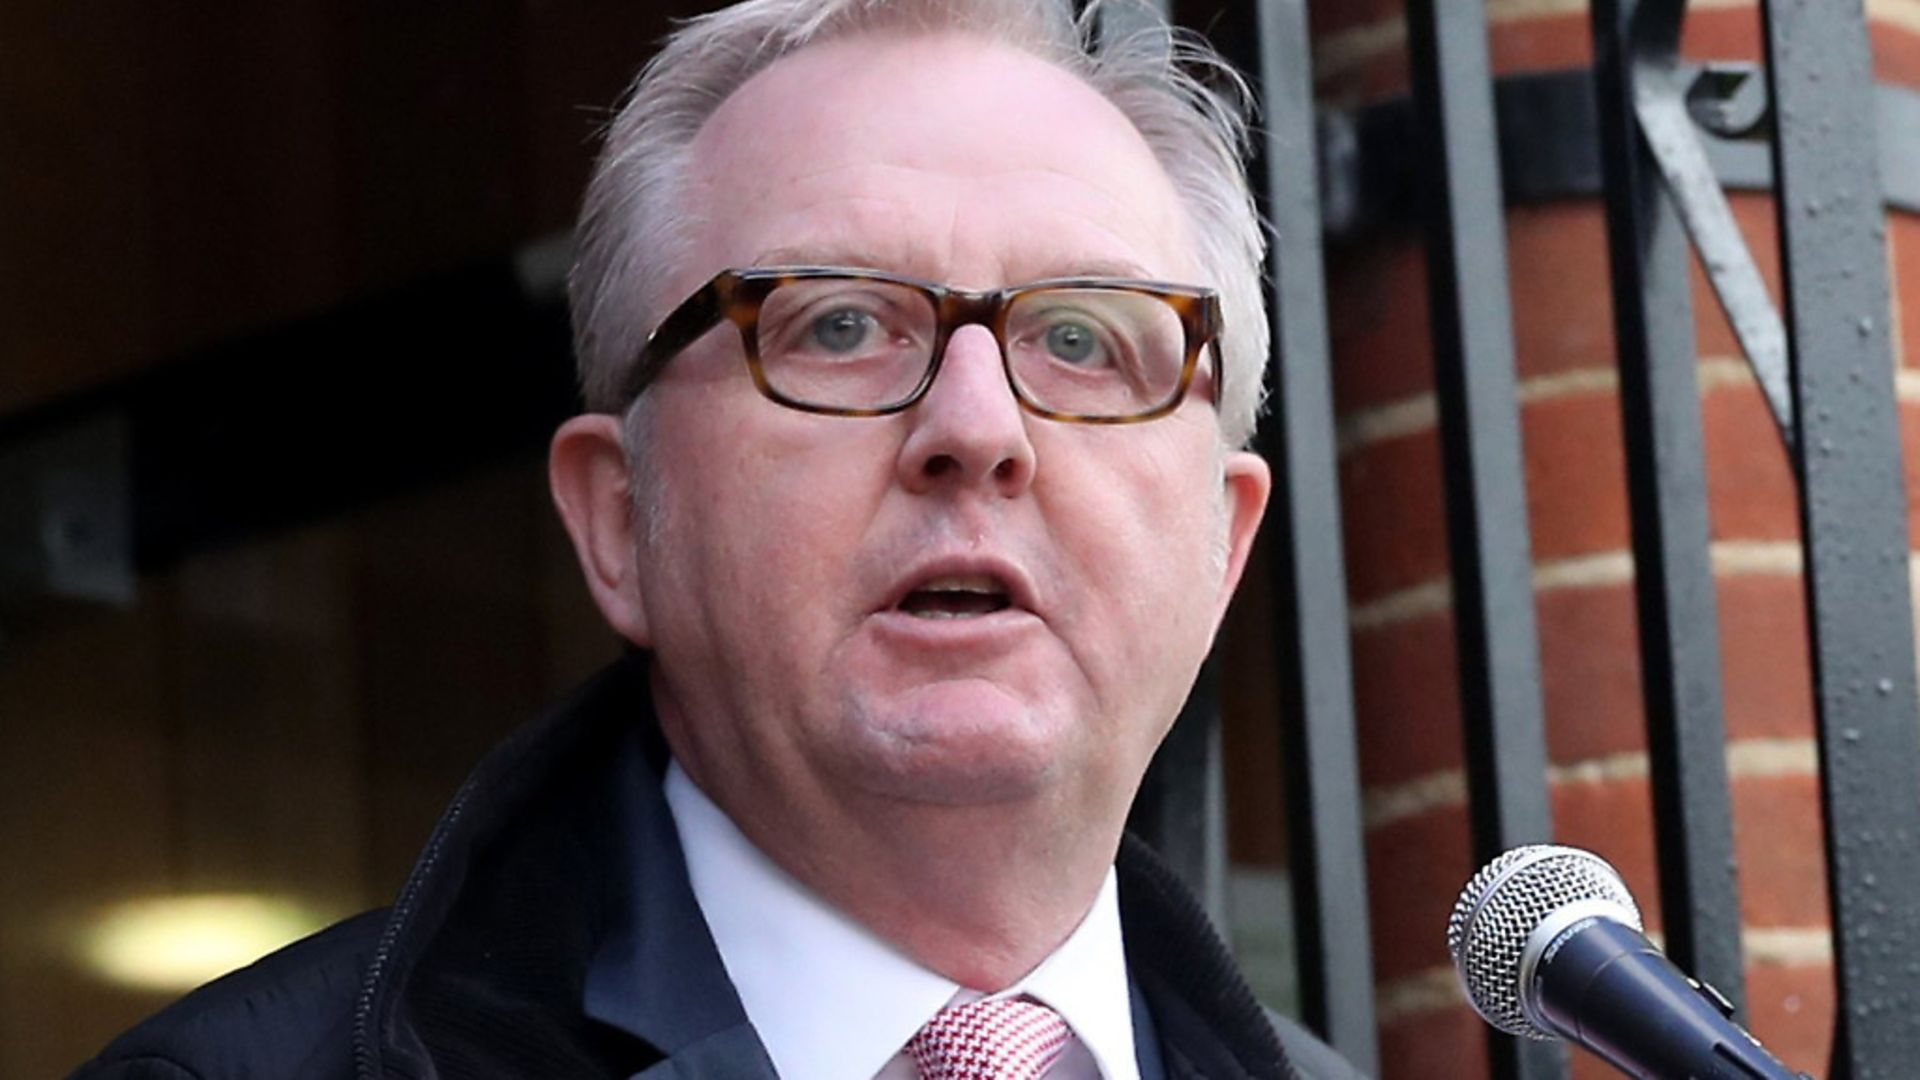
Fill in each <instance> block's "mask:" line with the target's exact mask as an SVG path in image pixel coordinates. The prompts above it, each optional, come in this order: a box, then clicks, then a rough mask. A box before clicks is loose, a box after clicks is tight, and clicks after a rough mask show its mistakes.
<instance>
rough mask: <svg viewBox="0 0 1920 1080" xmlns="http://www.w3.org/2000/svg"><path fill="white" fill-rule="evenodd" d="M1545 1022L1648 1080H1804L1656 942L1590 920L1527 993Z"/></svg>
mask: <svg viewBox="0 0 1920 1080" xmlns="http://www.w3.org/2000/svg"><path fill="white" fill-rule="evenodd" d="M1524 989H1525V991H1526V994H1527V999H1528V1004H1530V1005H1531V1006H1532V1007H1533V1009H1534V1010H1535V1012H1536V1015H1535V1017H1534V1019H1535V1021H1536V1022H1540V1021H1542V1020H1544V1021H1545V1024H1544V1025H1543V1026H1546V1027H1549V1028H1551V1029H1552V1030H1555V1031H1558V1032H1559V1033H1560V1034H1562V1035H1564V1036H1565V1037H1567V1038H1568V1039H1571V1040H1573V1041H1575V1042H1577V1043H1579V1044H1580V1045H1582V1046H1584V1047H1586V1048H1587V1049H1589V1050H1592V1051H1593V1052H1594V1053H1596V1054H1599V1055H1600V1056H1601V1057H1603V1058H1606V1059H1607V1060H1608V1061H1609V1062H1612V1063H1613V1064H1614V1065H1615V1066H1617V1067H1618V1068H1620V1069H1621V1070H1622V1071H1623V1072H1625V1073H1627V1074H1628V1075H1629V1076H1638V1077H1646V1078H1649V1080H1805V1078H1804V1077H1803V1076H1802V1075H1801V1074H1799V1073H1796V1072H1794V1071H1793V1070H1791V1069H1789V1068H1787V1067H1786V1066H1785V1065H1782V1064H1781V1063H1780V1060H1779V1059H1778V1058H1776V1057H1774V1056H1773V1055H1772V1054H1770V1053H1768V1052H1767V1051H1766V1049H1765V1048H1763V1047H1762V1046H1761V1045H1760V1043H1759V1041H1758V1040H1756V1039H1755V1038H1754V1037H1753V1036H1752V1035H1749V1034H1747V1032H1746V1031H1745V1030H1744V1029H1743V1028H1741V1027H1740V1025H1738V1024H1736V1023H1734V1022H1733V1021H1732V1020H1730V1019H1728V1018H1727V1017H1726V1016H1725V1015H1723V1014H1722V1013H1721V1011H1720V1009H1719V1008H1718V1007H1717V1006H1716V1005H1715V1004H1714V1003H1713V1002H1712V1001H1710V1000H1709V999H1708V998H1707V996H1706V995H1705V994H1704V993H1702V992H1701V991H1700V990H1699V988H1698V984H1696V983H1695V982H1694V981H1693V980H1692V979H1689V978H1688V977H1687V976H1686V974H1685V973H1684V972H1682V971H1681V970H1680V969H1679V968H1677V967H1675V966H1674V965H1673V962H1672V961H1670V960H1668V959H1667V958H1666V956H1665V955H1663V954H1662V953H1661V952H1660V951H1659V950H1658V949H1656V948H1654V947H1653V943H1652V942H1649V941H1648V940H1647V939H1646V938H1645V937H1642V936H1641V935H1640V934H1639V933H1638V932H1637V931H1635V930H1634V929H1632V928H1631V927H1628V926H1624V925H1622V924H1620V923H1618V922H1615V921H1613V920H1612V919H1608V918H1604V917H1599V916H1593V917H1589V918H1585V919H1581V920H1580V921H1579V922H1576V923H1574V924H1573V925H1572V926H1569V927H1568V928H1567V929H1566V930H1564V931H1562V932H1561V933H1560V934H1558V935H1556V936H1555V938H1554V940H1553V941H1552V942H1550V943H1549V944H1547V946H1546V947H1545V948H1544V949H1543V950H1542V952H1541V955H1540V959H1539V960H1538V961H1537V962H1536V963H1535V965H1534V968H1533V978H1532V980H1531V983H1530V984H1529V985H1528V986H1526V987H1525V988H1524Z"/></svg>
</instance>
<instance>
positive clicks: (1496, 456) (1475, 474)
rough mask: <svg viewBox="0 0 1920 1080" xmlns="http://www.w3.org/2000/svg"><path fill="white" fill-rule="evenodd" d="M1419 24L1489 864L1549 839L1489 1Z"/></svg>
mask: <svg viewBox="0 0 1920 1080" xmlns="http://www.w3.org/2000/svg"><path fill="white" fill-rule="evenodd" d="M1407 29H1408V45H1409V48H1410V50H1411V52H1412V60H1413V73H1414V101H1415V115H1416V116H1417V118H1418V120H1417V123H1418V127H1419V132H1420V138H1421V141H1422V147H1423V150H1424V153H1423V154H1422V159H1423V160H1424V161H1426V162H1429V163H1432V165H1433V166H1434V167H1433V168H1432V170H1431V171H1430V172H1428V173H1427V174H1426V175H1424V176H1423V177H1422V188H1423V194H1424V195H1425V197H1426V199H1425V211H1426V215H1425V216H1426V223H1427V279H1428V280H1427V289H1428V294H1429V296H1430V304H1431V308H1432V312H1431V314H1432V320H1433V345H1434V369H1435V370H1434V379H1435V388H1436V390H1437V396H1438V399H1439V405H1440V434H1441V440H1442V444H1443V450H1444V460H1445V463H1446V473H1447V537H1448V545H1449V551H1450V556H1451V559H1452V563H1453V613H1454V622H1455V631H1456V634H1457V638H1458V642H1459V645H1458V651H1459V662H1460V690H1461V698H1462V702H1461V703H1462V715H1463V716H1464V718H1465V726H1466V744H1467V745H1466V759H1467V774H1468V783H1469V791H1470V792H1471V814H1472V819H1473V830H1474V843H1475V849H1476V851H1477V852H1478V854H1479V856H1480V857H1481V858H1482V859H1485V858H1490V857H1491V856H1492V855H1494V854H1495V853H1497V852H1499V851H1502V850H1504V849H1506V848H1508V847H1511V846H1513V845H1515V844H1520V843H1526V842H1529V841H1538V840H1545V839H1547V838H1548V837H1549V836H1551V834H1552V809H1551V806H1550V805H1549V803H1548V799H1547V782H1546V765H1547V752H1546V734H1545V725H1544V717H1543V715H1542V711H1543V710H1542V704H1541V695H1540V650H1539V642H1538V640H1537V637H1536V634H1535V619H1534V603H1533V560H1532V550H1531V549H1532V545H1531V543H1530V542H1529V539H1528V537H1529V533H1528V528H1527V497H1526V481H1525V474H1524V467H1523V462H1522V457H1521V447H1520V422H1519V409H1518V404H1517V401H1516V387H1515V376H1514V354H1513V320H1512V307H1511V303H1510V301H1509V298H1508V293H1507V254H1506V241H1505V237H1506V221H1505V217H1504V216H1503V210H1502V200H1501V184H1500V154H1499V146H1498V139H1497V137H1496V135H1495V130H1494V112H1493V84H1492V79H1491V76H1490V73H1489V65H1488V58H1487V38H1486V34H1487V24H1486V17H1485V11H1484V9H1483V7H1482V5H1481V3H1480V2H1479V0H1416V2H1414V3H1410V4H1409V5H1408V7H1407ZM1489 1039H1490V1050H1491V1053H1492V1056H1493V1059H1494V1063H1495V1070H1496V1072H1498V1073H1499V1074H1500V1075H1503V1076H1513V1075H1517V1076H1524V1077H1529V1078H1531V1077H1546V1076H1564V1075H1565V1074H1566V1068H1567V1064H1566V1056H1565V1053H1564V1051H1563V1050H1561V1049H1560V1048H1559V1047H1557V1046H1555V1045H1552V1044H1546V1043H1533V1042H1527V1043H1525V1044H1519V1043H1517V1042H1516V1040H1514V1039H1511V1038H1508V1037H1506V1036H1501V1035H1496V1034H1491V1033H1490V1034H1489Z"/></svg>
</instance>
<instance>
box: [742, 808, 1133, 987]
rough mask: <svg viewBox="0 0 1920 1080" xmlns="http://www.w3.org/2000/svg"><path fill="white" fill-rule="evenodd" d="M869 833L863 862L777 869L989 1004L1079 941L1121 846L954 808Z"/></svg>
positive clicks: (887, 822) (896, 819)
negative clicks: (1069, 942)
mask: <svg viewBox="0 0 1920 1080" xmlns="http://www.w3.org/2000/svg"><path fill="white" fill-rule="evenodd" d="M1054 820H1057V819H1054ZM868 824H869V827H868V828H867V829H865V830H863V831H862V832H863V835H862V837H861V839H862V841H863V843H862V844H861V845H860V846H861V847H863V848H865V849H866V850H865V851H864V852H855V851H853V849H852V846H851V845H847V850H848V851H849V852H850V853H849V854H847V855H845V856H844V857H842V858H840V859H836V860H833V861H832V862H825V861H814V862H812V863H806V862H805V861H804V860H792V863H793V864H794V865H789V864H788V861H787V860H782V859H780V858H779V856H776V857H775V858H776V860H777V861H782V862H783V865H787V868H788V870H789V872H791V873H793V874H794V875H795V876H796V877H798V878H799V879H800V880H801V881H803V882H805V883H806V884H807V885H808V886H809V887H811V888H813V889H814V890H815V891H816V892H818V893H820V894H821V895H822V896H824V897H825V898H826V899H827V900H828V901H829V902H831V903H833V904H834V905H835V906H837V907H839V908H840V909H841V910H842V911H845V912H846V913H847V914H848V915H849V916H851V917H852V918H854V919H856V920H858V921H859V922H860V923H862V924H863V925H865V926H867V927H868V928H869V929H871V930H873V931H874V932H875V933H876V934H878V935H879V936H881V937H883V938H885V939H887V940H888V941H890V942H892V943H893V944H894V945H896V946H898V947H899V948H900V949H901V950H903V951H904V952H906V953H907V954H908V955H909V956H912V957H913V958H914V959H915V960H916V961H918V962H919V963H920V964H921V965H923V966H924V967H926V968H928V969H930V970H932V971H936V972H939V973H940V974H942V975H945V976H946V977H947V978H950V979H952V980H954V981H955V982H957V983H960V984H961V985H963V986H967V987H970V988H972V989H975V990H980V991H984V992H987V993H992V992H995V991H998V990H1002V989H1005V988H1006V987H1008V986H1010V985H1012V984H1013V983H1015V982H1017V981H1019V980H1020V979H1021V978H1022V977H1024V976H1025V975H1026V974H1027V973H1029V972H1031V971H1032V970H1033V969H1034V968H1035V967H1038V966H1039V964H1040V962H1041V961H1042V960H1045V959H1046V958H1047V956H1049V955H1050V954H1051V953H1052V952H1053V951H1054V950H1055V949H1057V948H1059V947H1060V944H1061V943H1062V942H1064V941H1065V940H1066V939H1067V938H1068V937H1069V936H1070V935H1072V933H1073V932H1074V930H1075V929H1076V928H1077V927H1078V926H1079V925H1080V923H1081V921H1082V920H1083V919H1085V918H1086V916H1087V912H1088V911H1089V910H1090V909H1091V908H1092V906H1093V903H1094V900H1095V899H1096V898H1097V897H1098V895H1099V892H1100V887H1101V885H1102V883H1103V882H1104V881H1105V880H1106V876H1107V873H1108V871H1109V870H1110V868H1111V867H1112V865H1113V856H1114V852H1115V850H1116V848H1117V847H1118V845H1119V829H1118V828H1117V827H1116V828H1114V829H1112V830H1111V831H1110V832H1109V833H1108V834H1106V835H1086V831H1085V830H1080V829H1068V828H1058V827H1055V828H1049V827H1048V824H1049V822H1048V821H1047V820H1046V819H1036V818H1034V817H1031V816H1023V815H1018V814H1006V813H1001V814H991V813H978V812H969V810H962V809H958V808H953V807H937V808H923V809H919V810H917V811H916V810H907V811H905V812H900V811H896V812H895V813H894V814H893V815H892V816H891V817H887V818H882V819H870V820H869V822H868ZM874 825H879V826H881V827H878V828H875V827H873V826H874ZM755 842H756V843H758V842H759V841H758V839H757V838H756V841H755ZM788 850H797V849H788Z"/></svg>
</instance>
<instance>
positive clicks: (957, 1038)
mask: <svg viewBox="0 0 1920 1080" xmlns="http://www.w3.org/2000/svg"><path fill="white" fill-rule="evenodd" d="M1070 1035H1071V1032H1069V1031H1068V1029H1067V1022H1066V1021H1065V1020H1062V1019H1060V1014H1059V1013H1056V1012H1054V1011H1053V1010H1052V1009H1049V1008H1047V1007H1046V1006H1045V1005H1042V1004H1040V1003H1039V1002H1037V1001H1031V1000H1028V999H1026V998H999V999H995V1000H983V1001H976V1002H973V1003H972V1004H970V1005H956V1006H954V1007H953V1008H951V1009H942V1010H940V1012H939V1013H937V1014H935V1015H934V1018H933V1019H931V1020H929V1021H927V1023H926V1026H925V1027H923V1028H921V1029H920V1030H919V1031H918V1032H915V1033H914V1036H913V1038H911V1039H908V1040H907V1053H908V1054H910V1055H912V1057H913V1063H914V1064H915V1065H918V1066H919V1067H920V1075H921V1076H922V1077H923V1078H925V1080H1035V1078H1036V1077H1038V1076H1040V1075H1041V1074H1043V1073H1045V1072H1046V1071H1047V1068H1048V1067H1049V1066H1051V1065H1052V1064H1053V1063H1054V1060H1055V1059H1057V1058H1058V1057H1059V1056H1060V1054H1061V1052H1062V1051H1064V1050H1065V1049H1066V1048H1067V1039H1068V1038H1069V1037H1070Z"/></svg>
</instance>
